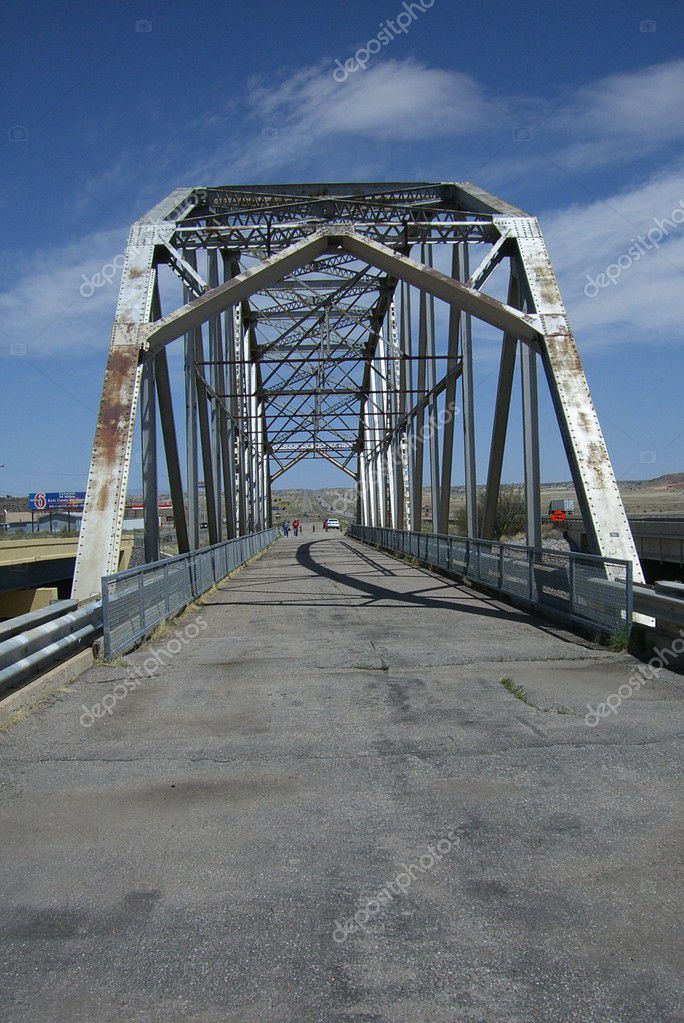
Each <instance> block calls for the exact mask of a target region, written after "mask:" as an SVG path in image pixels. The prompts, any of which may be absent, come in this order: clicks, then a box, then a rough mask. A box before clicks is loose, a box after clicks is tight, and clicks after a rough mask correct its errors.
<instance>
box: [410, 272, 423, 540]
mask: <svg viewBox="0 0 684 1023" xmlns="http://www.w3.org/2000/svg"><path fill="white" fill-rule="evenodd" d="M422 258H423V259H424V253H423V254H422ZM426 353H427V296H426V294H425V292H424V291H421V292H420V312H419V318H418V373H417V378H418V379H417V385H416V394H415V396H414V398H413V403H414V406H415V405H419V404H420V411H418V412H416V413H415V415H414V416H413V429H414V434H413V436H414V441H415V449H414V453H413V509H412V511H411V518H412V521H413V528H414V529H416V530H418V532H420V530H421V528H422V520H423V457H424V452H425V405H424V404H422V399H423V397H424V395H425V379H426V377H425V374H426Z"/></svg>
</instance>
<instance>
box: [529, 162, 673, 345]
mask: <svg viewBox="0 0 684 1023" xmlns="http://www.w3.org/2000/svg"><path fill="white" fill-rule="evenodd" d="M675 211H678V212H676V213H675ZM673 213H675V218H674V220H673V217H672V215H673ZM682 216H684V166H681V165H680V166H679V167H676V168H674V169H673V170H670V171H666V172H663V173H661V174H658V175H656V176H654V177H652V178H651V179H650V180H649V181H647V182H645V183H644V184H642V185H640V186H638V187H635V188H632V189H630V190H627V191H623V192H620V193H618V194H616V195H612V196H610V197H609V198H607V199H605V200H601V201H596V202H592V203H589V204H586V205H575V206H571V207H570V208H568V209H565V210H560V211H557V212H554V213H551V214H550V215H549V216H546V217H543V218H542V221H541V223H542V229H543V231H544V236H545V238H546V240H547V242H548V245H549V250H550V253H551V258H552V260H553V262H554V266H555V269H556V272H557V275H558V278H559V282H560V287H561V292H562V293H563V296H564V299H565V304H566V306H567V308H568V313H569V316H570V322H571V324H572V326H573V328H574V330H575V332H576V335H577V339H578V344H579V346H580V350H581V351H584V350H586V349H588V348H592V347H594V348H595V347H605V346H608V345H624V344H627V343H634V342H638V343H641V344H657V343H665V342H675V341H677V342H680V341H684V320H683V319H682V314H681V296H682V294H683V293H684V223H682V222H681V218H682ZM649 232H651V234H650V235H649ZM661 232H662V237H661V236H660V235H661ZM640 238H641V239H644V241H640ZM609 268H610V269H609ZM606 273H608V274H609V276H612V277H613V278H614V279H615V282H614V283H612V282H611V281H609V280H608V278H607V277H599V275H605V274H606ZM592 281H593V282H596V281H598V285H596V284H594V286H592V283H591V282H592Z"/></svg>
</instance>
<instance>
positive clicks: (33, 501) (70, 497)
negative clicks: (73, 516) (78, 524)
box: [29, 490, 85, 511]
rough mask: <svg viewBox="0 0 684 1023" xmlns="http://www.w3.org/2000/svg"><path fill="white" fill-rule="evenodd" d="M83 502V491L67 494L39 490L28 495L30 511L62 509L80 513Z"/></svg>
mask: <svg viewBox="0 0 684 1023" xmlns="http://www.w3.org/2000/svg"><path fill="white" fill-rule="evenodd" d="M84 501H85V490H77V491H74V492H72V493H68V494H66V493H62V492H61V491H56V490H53V491H46V490H39V491H37V492H36V493H35V494H29V508H30V509H31V511H56V510H57V509H64V508H76V509H78V510H79V511H80V509H81V508H82V507H83V502H84Z"/></svg>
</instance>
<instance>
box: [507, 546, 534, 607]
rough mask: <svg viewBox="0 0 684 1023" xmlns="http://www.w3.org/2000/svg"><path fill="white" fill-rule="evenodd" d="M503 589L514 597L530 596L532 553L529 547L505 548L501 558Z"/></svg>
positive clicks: (527, 597)
mask: <svg viewBox="0 0 684 1023" xmlns="http://www.w3.org/2000/svg"><path fill="white" fill-rule="evenodd" d="M501 589H502V591H503V592H504V593H508V594H510V595H511V596H512V597H523V598H524V599H525V600H529V597H530V555H529V552H528V549H527V547H514V546H513V545H512V544H510V545H506V546H504V548H503V558H502V560H501Z"/></svg>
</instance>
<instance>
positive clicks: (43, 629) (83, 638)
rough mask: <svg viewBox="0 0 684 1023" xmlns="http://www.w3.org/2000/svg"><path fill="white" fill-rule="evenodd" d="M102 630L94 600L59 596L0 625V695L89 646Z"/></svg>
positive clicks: (99, 609) (99, 606)
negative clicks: (83, 602)
mask: <svg viewBox="0 0 684 1023" xmlns="http://www.w3.org/2000/svg"><path fill="white" fill-rule="evenodd" d="M101 631H102V606H101V604H100V602H99V600H98V601H93V602H92V603H90V604H86V605H85V606H84V607H78V604H77V602H76V601H75V600H60V601H56V602H55V603H54V604H51V605H50V606H49V607H45V608H41V609H40V610H38V611H30V612H29V613H28V614H25V615H19V616H18V617H17V618H12V619H10V621H8V622H4V623H3V625H2V626H1V627H0V696H3V695H4V694H5V692H6V691H11V690H12V689H14V687H16V686H19V685H23V684H24V683H25V682H28V681H30V680H31V679H32V678H34V677H35V676H36V675H41V674H42V673H43V672H45V671H48V670H49V669H50V668H54V667H55V666H56V665H57V664H60V663H61V662H62V661H65V660H67V659H68V658H69V657H72V656H73V655H74V654H77V653H79V651H81V650H86V649H87V648H88V647H90V646H92V644H93V643H94V641H95V640H96V639H97V638H98V636H99V635H100V633H101Z"/></svg>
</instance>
